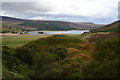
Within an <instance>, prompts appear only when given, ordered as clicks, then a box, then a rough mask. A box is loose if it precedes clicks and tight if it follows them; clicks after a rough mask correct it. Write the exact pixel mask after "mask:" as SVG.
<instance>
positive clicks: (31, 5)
mask: <svg viewBox="0 0 120 80" xmlns="http://www.w3.org/2000/svg"><path fill="white" fill-rule="evenodd" d="M118 2H119V0H29V2H28V0H26V1H25V0H21V1H18V0H4V2H3V1H2V5H1V7H2V11H0V15H2V16H10V17H16V18H24V19H37V20H57V21H71V22H93V23H99V24H109V23H112V22H114V21H116V20H117V19H118Z"/></svg>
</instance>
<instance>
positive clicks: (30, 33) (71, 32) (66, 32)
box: [28, 30, 89, 35]
mask: <svg viewBox="0 0 120 80" xmlns="http://www.w3.org/2000/svg"><path fill="white" fill-rule="evenodd" d="M38 32H44V34H38ZM84 32H89V30H69V31H31V32H28V33H29V35H49V34H82V33H84Z"/></svg>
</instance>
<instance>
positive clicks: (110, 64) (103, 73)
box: [82, 39, 120, 78]
mask: <svg viewBox="0 0 120 80" xmlns="http://www.w3.org/2000/svg"><path fill="white" fill-rule="evenodd" d="M119 45H120V40H118V39H107V40H102V41H98V42H97V43H96V49H95V52H94V53H93V54H92V58H93V59H92V60H91V61H90V62H89V63H87V64H85V65H84V67H83V69H82V70H83V71H82V74H83V77H89V78H118V77H119V72H120V69H119V67H118V66H120V63H119V62H120V52H119V50H120V47H119Z"/></svg>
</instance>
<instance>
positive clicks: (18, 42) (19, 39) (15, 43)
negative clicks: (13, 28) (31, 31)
mask: <svg viewBox="0 0 120 80" xmlns="http://www.w3.org/2000/svg"><path fill="white" fill-rule="evenodd" d="M43 37H48V35H24V36H2V44H3V45H6V46H8V47H10V48H15V47H19V46H22V45H24V44H26V43H29V42H31V41H33V40H36V39H38V38H43Z"/></svg>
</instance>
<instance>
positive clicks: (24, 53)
mask: <svg viewBox="0 0 120 80" xmlns="http://www.w3.org/2000/svg"><path fill="white" fill-rule="evenodd" d="M15 56H16V57H17V58H18V59H20V60H21V61H23V62H25V63H27V64H33V56H34V53H33V51H32V50H31V49H29V48H28V47H20V48H17V49H16V50H15Z"/></svg>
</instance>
